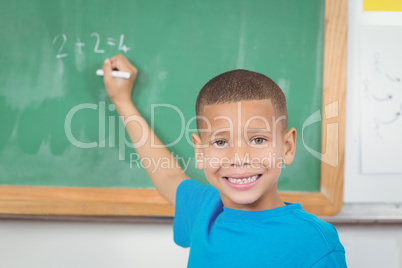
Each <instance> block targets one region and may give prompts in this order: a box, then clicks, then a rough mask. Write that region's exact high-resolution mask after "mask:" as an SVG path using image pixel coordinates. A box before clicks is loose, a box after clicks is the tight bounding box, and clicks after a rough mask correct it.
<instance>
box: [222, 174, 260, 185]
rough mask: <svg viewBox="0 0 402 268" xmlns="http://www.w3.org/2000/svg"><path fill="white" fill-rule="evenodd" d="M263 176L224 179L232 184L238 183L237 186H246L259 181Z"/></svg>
mask: <svg viewBox="0 0 402 268" xmlns="http://www.w3.org/2000/svg"><path fill="white" fill-rule="evenodd" d="M261 176H262V174H258V175H254V176H250V177H244V178H232V177H223V178H225V179H226V180H228V181H229V182H231V183H236V184H246V183H251V182H254V181H256V180H258V179H259V178H260V177H261Z"/></svg>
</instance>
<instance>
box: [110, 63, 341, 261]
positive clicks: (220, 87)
mask: <svg viewBox="0 0 402 268" xmlns="http://www.w3.org/2000/svg"><path fill="white" fill-rule="evenodd" d="M113 69H117V70H119V71H126V72H130V73H131V77H132V78H130V79H129V80H124V81H122V80H119V79H114V78H113V77H112V76H111V71H112V70H113ZM103 70H104V82H105V86H106V90H107V93H108V95H109V97H110V98H111V100H112V102H113V103H114V105H115V106H116V109H117V111H118V113H119V114H120V116H122V118H123V120H124V123H125V125H126V129H127V132H128V134H129V135H130V138H131V140H132V142H133V144H134V146H135V147H136V150H137V153H138V155H139V156H140V157H152V158H155V159H158V158H160V157H163V159H171V158H170V157H169V156H170V153H169V151H168V150H167V149H166V148H164V146H151V139H150V137H151V136H153V137H154V138H155V139H154V140H156V142H155V143H156V145H162V143H161V142H160V141H159V140H158V139H157V138H156V137H155V136H154V133H153V132H152V130H151V129H150V128H149V126H148V125H147V123H146V122H145V121H144V119H142V117H141V116H140V114H139V113H138V111H137V110H136V108H135V106H134V104H133V103H132V101H131V90H132V86H133V83H134V79H135V76H136V74H137V70H136V68H135V67H134V66H132V65H131V64H130V62H129V61H128V60H127V59H126V58H124V57H123V56H122V55H117V56H115V57H113V58H111V59H106V60H105V63H104V66H103ZM196 115H197V129H198V133H199V134H195V133H194V134H192V140H193V145H194V150H195V154H196V160H197V167H198V168H200V169H203V170H204V173H205V176H206V178H207V180H208V181H209V183H210V184H211V185H212V186H213V187H210V186H204V185H202V184H200V183H199V182H197V181H195V180H192V179H188V177H187V176H186V175H185V174H184V172H183V171H182V170H181V169H180V168H178V167H177V165H176V163H171V165H170V168H168V169H156V171H155V172H152V171H153V170H154V168H155V167H153V166H151V167H149V168H148V169H147V173H148V175H149V177H150V178H151V180H152V182H153V184H154V185H155V188H156V190H157V191H158V192H159V193H160V194H161V195H162V196H164V197H165V198H166V199H167V200H168V201H169V202H170V203H171V204H172V205H175V217H174V223H173V228H174V240H175V242H176V244H178V245H180V246H182V247H190V257H189V261H188V266H189V267H346V262H345V251H344V248H343V246H342V245H341V243H340V241H339V238H338V234H337V232H336V230H335V228H334V227H333V226H332V225H330V224H328V223H326V222H324V221H321V220H319V219H318V218H316V217H315V216H314V215H311V214H308V213H307V212H305V211H304V210H303V209H302V207H301V205H300V204H290V203H286V202H285V203H284V202H282V200H281V199H280V197H279V195H278V192H277V182H278V178H279V175H280V172H281V168H282V166H283V165H289V164H290V163H292V161H293V158H294V155H295V148H296V130H295V129H294V128H290V129H288V126H287V111H286V100H285V96H284V94H283V92H282V90H281V89H280V88H279V87H278V86H277V85H276V84H275V82H273V81H272V80H271V79H269V78H268V77H266V76H264V75H262V74H259V73H255V72H250V71H246V70H235V71H231V72H227V73H223V74H221V75H219V76H217V77H215V78H213V79H212V80H210V81H209V82H208V83H207V84H206V85H205V86H204V87H203V88H202V89H201V91H200V93H199V95H198V98H197V102H196ZM130 118H131V119H132V118H135V120H130ZM140 141H141V146H138V144H139V143H140ZM136 144H137V146H136ZM154 147H158V148H154ZM171 161H175V160H171ZM153 162H157V161H153Z"/></svg>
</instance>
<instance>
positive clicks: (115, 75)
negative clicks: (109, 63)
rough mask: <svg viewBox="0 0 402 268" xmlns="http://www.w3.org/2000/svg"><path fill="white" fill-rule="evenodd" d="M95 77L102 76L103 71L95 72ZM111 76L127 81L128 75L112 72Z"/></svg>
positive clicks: (126, 73)
mask: <svg viewBox="0 0 402 268" xmlns="http://www.w3.org/2000/svg"><path fill="white" fill-rule="evenodd" d="M96 75H99V76H103V70H102V69H98V70H96ZM112 76H113V77H116V78H125V79H129V78H130V73H129V72H119V71H112Z"/></svg>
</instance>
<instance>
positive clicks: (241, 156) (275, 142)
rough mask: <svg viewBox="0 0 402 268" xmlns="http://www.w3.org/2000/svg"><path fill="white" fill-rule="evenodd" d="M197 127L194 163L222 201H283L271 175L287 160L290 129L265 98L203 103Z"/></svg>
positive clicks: (261, 206) (260, 204)
mask: <svg viewBox="0 0 402 268" xmlns="http://www.w3.org/2000/svg"><path fill="white" fill-rule="evenodd" d="M203 116H204V120H203V124H202V125H203V128H202V129H199V134H200V135H197V134H193V136H192V137H193V143H194V148H195V153H196V159H197V167H198V168H200V169H203V170H204V172H205V176H206V177H207V179H208V181H209V183H210V184H211V185H212V186H214V187H215V188H216V189H218V191H219V192H220V195H221V198H222V202H223V204H224V206H225V207H228V208H234V209H241V210H266V209H271V208H275V207H278V206H283V202H282V201H281V200H280V198H279V195H278V193H277V189H276V188H277V181H278V177H279V174H280V173H281V168H282V166H283V165H284V164H287V165H288V164H290V163H291V162H292V161H293V157H294V154H295V147H296V130H295V129H294V128H292V129H290V130H288V131H286V132H285V131H284V130H283V129H282V124H281V117H280V116H277V115H275V113H274V109H273V106H272V103H271V100H268V99H267V100H251V101H241V102H234V103H225V104H216V105H208V106H205V107H204V112H203Z"/></svg>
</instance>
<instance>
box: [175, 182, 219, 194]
mask: <svg viewBox="0 0 402 268" xmlns="http://www.w3.org/2000/svg"><path fill="white" fill-rule="evenodd" d="M216 194H218V190H216V189H215V188H213V187H211V186H209V185H203V184H202V183H200V182H198V181H196V180H194V179H186V180H183V181H182V182H181V183H180V184H179V186H178V187H177V193H176V195H184V196H185V195H191V196H193V195H202V196H205V195H216Z"/></svg>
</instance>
